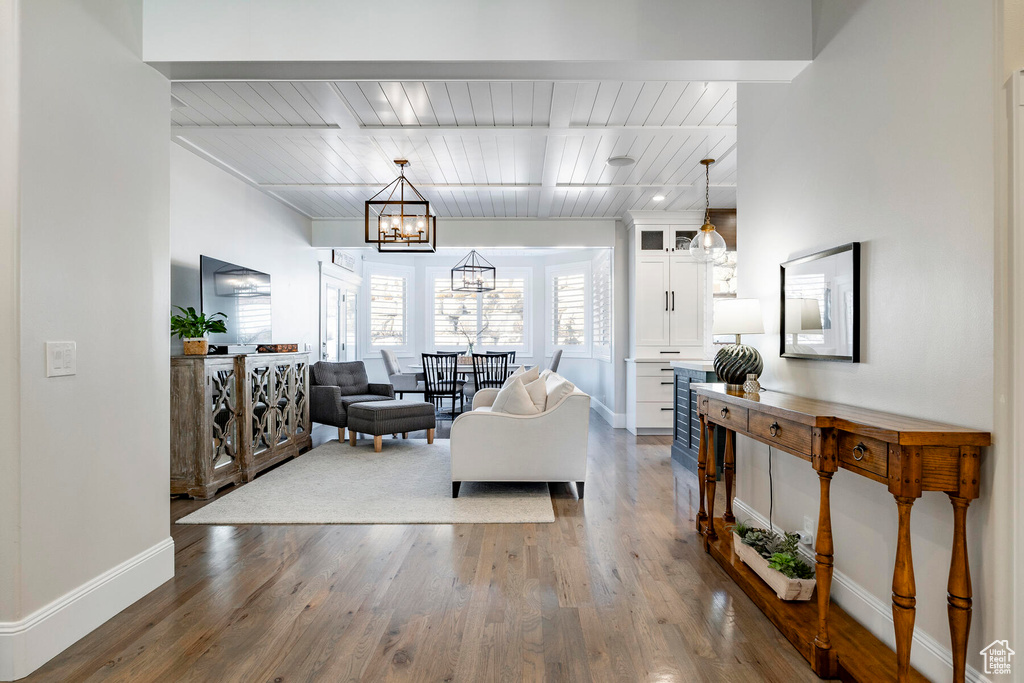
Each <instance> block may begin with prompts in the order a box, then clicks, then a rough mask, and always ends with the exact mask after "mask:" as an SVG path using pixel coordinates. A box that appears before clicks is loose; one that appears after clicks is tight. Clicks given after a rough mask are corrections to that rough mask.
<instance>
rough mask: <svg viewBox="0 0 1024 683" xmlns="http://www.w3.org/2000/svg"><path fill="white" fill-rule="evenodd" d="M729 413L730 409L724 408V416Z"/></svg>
mask: <svg viewBox="0 0 1024 683" xmlns="http://www.w3.org/2000/svg"><path fill="white" fill-rule="evenodd" d="M728 414H729V409H728V408H722V417H725V416H726V415H728Z"/></svg>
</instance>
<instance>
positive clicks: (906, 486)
mask: <svg viewBox="0 0 1024 683" xmlns="http://www.w3.org/2000/svg"><path fill="white" fill-rule="evenodd" d="M695 389H696V392H697V400H698V410H699V411H700V447H699V451H698V475H697V477H698V481H703V482H704V487H703V488H701V490H700V494H701V495H700V509H699V512H698V514H697V531H698V532H699V533H700V534H701V535H702V536H703V539H704V549H705V550H706V551H707V552H709V553H710V554H711V555H712V556H713V557H714V558H715V559H716V560H717V561H718V562H719V563H720V564H722V566H723V567H724V568H725V569H726V571H727V572H728V573H729V574H730V576H731V577H732V578H733V579H734V580H735V581H736V582H737V583H738V584H739V585H740V587H741V588H743V590H744V592H745V593H747V595H748V596H750V598H751V599H752V600H753V601H754V603H755V604H757V605H758V607H759V608H760V609H761V611H762V612H764V613H765V614H766V615H767V616H768V617H769V618H770V619H771V620H772V622H773V623H774V624H775V625H776V626H777V627H778V628H779V630H780V631H782V632H783V634H784V635H785V636H786V637H787V639H788V640H789V641H790V642H791V643H793V645H794V646H795V647H796V648H797V650H799V651H800V653H801V654H802V655H803V656H804V658H805V659H807V661H808V662H810V664H811V669H812V670H813V671H814V672H815V673H817V674H818V676H820V677H822V678H842V679H843V680H854V681H871V682H872V683H874V682H875V681H883V680H897V681H910V680H924V679H923V678H922V677H921V676H920V674H918V673H917V672H916V671H915V670H913V669H912V668H911V667H910V646H911V642H912V640H913V636H914V616H915V603H916V596H915V592H916V589H915V586H914V564H913V557H912V555H911V550H910V509H911V507H912V506H913V504H914V500H915V499H917V498H920V497H921V494H922V493H923V492H924V491H941V492H944V493H945V494H946V495H948V496H949V499H950V502H951V503H952V505H953V540H952V559H951V561H950V566H949V583H948V586H947V591H948V595H947V603H948V605H947V613H948V615H949V632H950V640H951V642H952V650H953V680H954V681H956V682H957V683H962V681H963V680H964V668H965V665H966V656H967V634H968V632H969V630H970V626H971V573H970V568H969V567H968V563H967V531H966V519H967V506H968V505H969V504H970V502H971V500H973V499H975V498H977V497H978V495H979V490H978V489H979V481H980V469H981V460H980V456H981V449H982V448H983V447H985V446H988V445H989V444H990V443H991V435H990V434H989V433H988V432H982V431H978V430H974V429H967V428H964V427H955V426H952V425H945V424H939V423H936V422H929V421H926V420H917V419H914V418H909V417H900V416H897V415H890V414H887V413H881V412H878V411H873V410H863V409H860V408H855V407H852V406H846V405H840V404H836V403H826V402H824V401H815V400H812V399H807V398H801V397H799V396H791V395H788V394H781V393H777V392H771V391H764V392H761V393H760V394H743V393H742V392H732V391H728V390H726V388H725V385H724V384H702V385H695ZM714 425H720V426H722V427H725V429H726V433H725V466H724V470H725V471H724V476H723V483H724V485H725V511H724V512H723V514H722V517H721V518H719V519H716V518H715V513H714V508H715V489H716V478H717V476H716V475H717V473H716V472H715V459H714V458H708V457H707V453H709V452H713V450H712V449H713V448H714V438H715V429H714ZM736 434H742V435H743V436H747V437H750V438H751V439H756V440H757V441H761V442H762V443H766V444H769V445H771V446H774V447H775V448H777V449H779V450H781V451H785V452H787V453H790V454H792V455H795V456H796V457H798V458H801V459H803V460H806V461H808V462H809V463H810V464H811V467H813V468H814V470H815V471H816V472H817V473H818V477H819V479H818V481H819V485H820V498H819V510H818V533H817V536H816V538H815V543H814V551H815V579H816V580H817V610H816V614H814V612H815V610H814V607H813V606H812V605H811V604H810V603H806V602H803V603H800V602H792V603H790V602H783V601H781V600H778V599H777V598H776V597H775V594H774V592H773V591H772V590H771V589H770V588H768V586H767V585H766V584H764V583H763V582H761V580H760V579H759V578H757V576H756V575H755V574H753V572H752V571H751V570H749V569H748V568H747V567H746V566H744V565H743V564H742V562H741V561H740V560H739V559H738V558H736V557H734V556H733V551H732V540H731V538H730V535H731V534H730V532H728V531H727V529H726V528H725V525H726V524H731V523H733V522H734V521H735V517H734V516H733V510H732V498H733V488H734V477H735V469H736V443H735V442H736ZM839 469H844V470H847V471H849V472H853V473H854V474H858V475H860V476H862V477H866V478H868V479H872V480H874V481H877V482H879V483H881V484H886V485H887V486H888V487H889V492H890V493H892V495H893V497H894V498H895V499H896V510H897V514H898V520H899V531H898V534H897V539H896V565H895V568H894V570H893V579H892V615H893V623H894V627H895V632H896V653H895V655H893V653H892V651H891V650H890V649H889V648H888V647H886V646H885V645H884V644H883V643H882V642H881V641H879V640H878V639H877V638H875V637H874V636H873V635H872V634H871V633H870V632H869V631H868V630H867V629H866V628H864V627H863V626H861V625H860V624H858V623H857V622H856V621H854V620H853V619H852V618H850V617H849V616H848V615H846V614H845V612H843V611H842V610H841V609H840V608H839V607H838V606H836V605H834V604H832V602H831V600H830V590H831V586H832V565H833V543H832V520H831V508H830V504H829V487H830V486H831V482H832V475H833V474H835V473H836V472H837V471H838V470H839ZM705 505H706V509H705ZM719 534H721V536H719Z"/></svg>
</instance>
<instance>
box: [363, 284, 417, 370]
mask: <svg viewBox="0 0 1024 683" xmlns="http://www.w3.org/2000/svg"><path fill="white" fill-rule="evenodd" d="M367 270H368V271H369V277H368V278H367V281H368V283H369V286H368V288H367V292H368V297H369V306H368V310H369V317H370V325H369V328H370V329H369V335H370V338H369V348H371V349H380V348H389V349H393V350H399V349H402V350H404V349H405V348H406V347H408V345H409V312H408V292H409V281H410V280H411V279H412V270H411V269H406V268H398V267H395V266H387V267H385V266H379V265H376V264H367Z"/></svg>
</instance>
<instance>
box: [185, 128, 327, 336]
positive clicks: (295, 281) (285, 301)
mask: <svg viewBox="0 0 1024 683" xmlns="http://www.w3.org/2000/svg"><path fill="white" fill-rule="evenodd" d="M170 147H171V150H170V167H171V213H170V215H171V303H172V304H173V305H175V306H182V307H188V306H195V307H196V310H199V307H200V295H199V256H200V255H201V254H202V255H206V256H212V257H214V258H217V259H220V260H222V261H227V262H229V263H235V264H238V265H241V266H246V267H248V268H253V269H255V270H259V271H262V272H264V273H269V274H270V285H271V305H272V307H273V311H272V316H273V318H272V325H273V341H274V342H275V343H297V344H299V349H300V350H303V349H305V346H304V345H305V344H310V345H311V346H312V347H314V348H315V347H316V345H317V338H318V335H319V323H318V319H319V315H320V312H319V311H320V303H319V301H320V299H319V296H320V288H319V270H318V268H317V252H316V250H315V249H313V248H312V246H311V239H312V227H311V225H310V220H309V219H308V218H306V217H305V216H303V215H301V214H299V213H296V212H295V211H292V210H291V209H289V208H288V207H286V206H284V205H283V204H281V203H280V202H278V201H275V200H274V199H271V198H270V197H268V196H267V195H265V194H263V193H262V192H260V191H258V190H256V189H254V188H252V187H250V186H249V185H246V184H245V183H244V182H242V181H241V180H238V179H237V178H235V177H234V176H232V175H230V174H228V173H226V172H225V171H222V170H220V169H219V168H217V167H215V166H213V165H212V164H210V163H208V162H206V161H204V160H202V159H200V158H199V157H198V156H196V155H195V154H193V153H191V152H189V151H188V150H186V149H183V148H182V147H179V146H178V145H175V144H171V146H170ZM172 352H174V353H180V352H181V342H180V341H178V340H177V339H175V340H173V346H172Z"/></svg>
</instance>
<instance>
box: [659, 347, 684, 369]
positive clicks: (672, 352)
mask: <svg viewBox="0 0 1024 683" xmlns="http://www.w3.org/2000/svg"><path fill="white" fill-rule="evenodd" d="M658 353H682V351H658ZM669 369H670V370H671V368H669Z"/></svg>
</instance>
